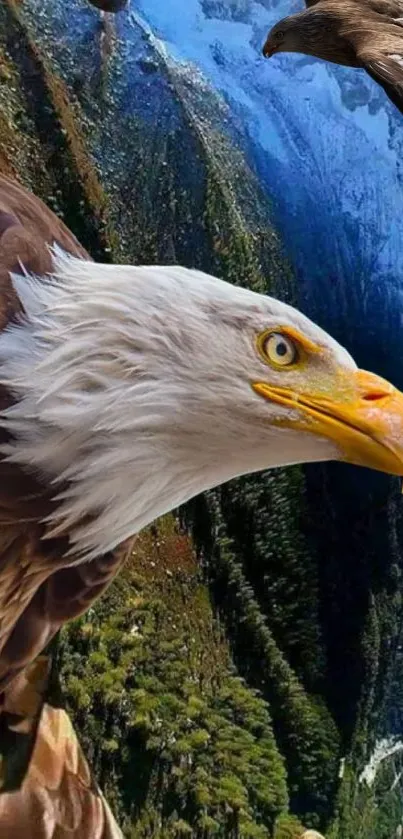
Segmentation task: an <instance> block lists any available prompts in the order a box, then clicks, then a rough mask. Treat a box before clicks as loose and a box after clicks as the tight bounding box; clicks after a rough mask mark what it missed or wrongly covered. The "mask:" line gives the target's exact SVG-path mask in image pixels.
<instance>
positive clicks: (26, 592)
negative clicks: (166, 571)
mask: <svg viewBox="0 0 403 839" xmlns="http://www.w3.org/2000/svg"><path fill="white" fill-rule="evenodd" d="M55 243H57V244H59V245H60V246H61V247H62V248H63V249H64V250H66V251H67V252H69V253H72V254H74V255H76V256H79V257H84V258H87V259H89V256H88V254H87V253H86V252H85V250H84V249H83V248H82V247H81V245H80V244H79V243H78V241H77V240H76V238H75V237H74V236H73V235H72V234H71V233H70V231H69V230H68V229H67V228H66V227H65V225H64V224H63V223H62V222H61V221H60V220H59V219H58V218H56V216H55V215H54V214H53V213H52V212H51V211H50V210H48V209H47V207H46V206H45V205H44V204H43V203H42V202H41V201H40V200H39V199H37V198H36V197H35V196H33V195H32V194H31V193H28V192H26V191H25V189H23V188H22V187H20V186H19V185H18V184H16V183H15V182H13V181H10V180H9V179H8V178H6V177H3V176H0V329H1V330H3V329H5V328H6V327H7V324H8V323H10V322H12V321H13V320H14V319H15V317H16V315H17V314H19V313H20V304H19V301H18V298H17V296H16V293H15V291H14V289H13V285H12V282H11V279H10V272H18V273H21V272H22V270H25V271H29V272H33V273H35V274H38V275H41V276H43V275H46V274H47V273H48V272H50V270H51V255H50V251H49V247H50V246H52V245H53V244H55ZM9 404H10V394H9V393H8V392H7V391H6V390H5V389H4V388H2V387H1V385H0V410H3V409H4V408H5V407H7V406H8V405H9ZM4 442H5V436H4V432H1V431H0V445H1V443H4ZM52 503H53V502H52V498H51V495H50V493H49V489H47V488H45V486H42V485H41V482H40V480H39V479H38V478H37V476H30V475H29V474H27V473H25V472H22V471H21V469H20V468H19V467H18V466H17V465H15V464H11V463H7V462H5V461H4V460H0V709H1V708H2V709H3V710H2V711H1V710H0V755H1V758H0V785H1V784H2V782H4V783H3V786H5V787H6V788H9V786H10V784H11V786H12V779H11V780H10V778H9V777H8V772H7V766H6V764H7V758H8V755H7V743H8V739H7V736H8V735H7V731H8V728H9V727H10V726H11V729H12V730H13V726H14V727H15V726H17V730H18V728H20V730H23V729H24V730H25V733H29V728H30V726H32V727H36V724H37V713H38V712H39V710H40V702H41V696H40V691H39V693H37V694H36V693H35V691H34V692H33V693H32V695H31V697H30V698H29V699H28V702H27V693H26V690H25V685H24V679H25V672H27V671H26V668H27V667H28V666H29V665H30V663H31V662H33V661H34V659H35V658H36V657H37V655H38V654H39V653H40V652H41V651H42V650H43V649H44V648H45V646H46V645H47V644H48V642H49V641H50V640H51V638H52V637H53V636H54V635H55V633H56V632H57V631H58V630H59V628H60V627H61V626H62V625H63V623H64V622H66V621H67V620H70V619H71V618H73V617H76V616H78V615H79V614H81V613H83V612H85V611H86V610H87V609H88V607H89V605H90V604H91V602H92V601H93V600H94V599H96V598H97V597H98V596H99V595H100V594H101V593H102V591H103V590H104V589H105V588H106V587H107V586H108V585H109V583H110V581H111V580H112V579H113V577H114V575H115V574H116V572H117V570H118V569H119V567H120V565H121V564H122V562H123V560H124V558H125V557H126V555H127V551H128V545H127V544H126V545H123V546H122V547H121V548H119V549H117V550H116V551H114V552H112V553H109V554H107V555H106V556H103V557H100V558H99V559H98V560H95V561H93V562H91V563H84V564H81V565H78V566H76V567H71V565H72V563H73V562H74V556H73V557H71V556H70V557H69V559H68V560H67V559H66V558H65V557H64V553H65V551H66V548H67V540H68V534H66V535H65V537H64V538H59V539H55V540H43V539H42V537H43V536H44V530H45V527H44V525H43V523H42V521H43V519H44V518H46V516H47V515H48V514H49V512H50V511H51V507H52ZM16 721H17V722H16ZM1 732H6V734H3V735H2V733H1ZM2 763H3V766H2ZM5 778H6V781H4V779H5ZM89 778H90V776H89V770H88V767H87V765H86V763H85V759H84V757H83V755H82V754H81V751H80V746H79V744H78V741H77V739H76V737H75V735H74V732H73V730H72V728H71V725H70V723H69V721H68V718H67V716H66V714H65V713H64V711H62V710H59V709H55V708H51V707H50V706H49V705H45V707H44V710H43V713H42V716H41V718H40V722H39V733H38V737H37V739H36V745H35V751H34V755H33V760H32V761H31V763H30V764H29V770H28V774H27V777H26V779H25V780H24V783H23V785H22V787H21V789H20V790H19V791H17V792H10V793H3V795H0V835H4V836H6V835H7V836H10V837H11V836H12V837H13V839H19V837H20V836H21V837H23V836H24V837H26V836H34V837H35V839H56V836H57V837H58V839H63V837H65V836H66V837H67V836H68V837H69V839H73V837H74V839H81V837H89V836H91V839H92V837H93V839H97V837H99V839H101V837H102V839H106V837H110V836H113V835H115V836H120V832H116V833H115V834H113V833H112V832H110V831H111V828H107V827H105V825H106V824H107V821H108V818H109V816H108V818H107V817H106V815H105V813H106V811H105V807H104V804H103V802H102V801H101V799H100V798H99V794H98V792H97V791H96V790H95V788H94V787H93V785H92V782H91V783H90V780H89ZM52 802H54V804H55V807H56V810H57V818H56V816H55V819H56V820H55V821H54V824H53V822H52V818H53V816H52V813H53V810H52V806H51V804H52ZM55 812H56V811H55ZM46 813H47V816H46V818H45V814H46ZM33 823H35V825H36V828H35V833H34V834H33V833H32V824H33ZM52 824H53V826H52ZM29 825H30V826H31V827H28V826H29ZM41 825H42V826H41ZM72 825H74V830H73V832H69V831H70V828H71V827H72ZM6 828H7V829H6ZM104 828H105V829H104ZM108 830H109V832H108ZM116 830H117V828H116ZM4 831H5V832H4Z"/></svg>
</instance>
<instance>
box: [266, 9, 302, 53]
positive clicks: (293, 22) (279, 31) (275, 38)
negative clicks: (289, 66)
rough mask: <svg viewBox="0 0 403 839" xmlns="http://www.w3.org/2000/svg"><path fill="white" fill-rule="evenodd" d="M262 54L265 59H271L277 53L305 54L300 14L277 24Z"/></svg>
mask: <svg viewBox="0 0 403 839" xmlns="http://www.w3.org/2000/svg"><path fill="white" fill-rule="evenodd" d="M262 52H263V55H264V57H265V58H271V56H272V55H274V54H275V53H276V52H303V49H301V16H300V14H296V15H290V16H289V17H286V18H283V20H280V21H279V22H278V23H276V24H275V25H274V26H273V27H272V28H271V29H270V32H269V34H268V36H267V38H266V41H265V43H264V46H263V50H262Z"/></svg>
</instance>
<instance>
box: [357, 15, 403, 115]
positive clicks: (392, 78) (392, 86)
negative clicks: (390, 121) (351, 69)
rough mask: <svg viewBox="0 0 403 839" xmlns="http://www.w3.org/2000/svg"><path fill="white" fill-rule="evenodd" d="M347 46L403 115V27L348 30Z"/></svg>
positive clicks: (390, 25)
mask: <svg viewBox="0 0 403 839" xmlns="http://www.w3.org/2000/svg"><path fill="white" fill-rule="evenodd" d="M349 40H350V43H352V44H353V45H354V47H355V49H356V54H357V59H358V61H359V62H360V64H361V66H362V67H363V68H364V69H365V70H366V71H367V73H368V74H369V75H370V76H371V77H372V78H373V79H374V81H376V82H377V83H378V84H379V85H381V87H383V89H384V91H385V93H386V94H387V96H388V97H389V99H390V100H391V101H392V102H393V104H394V105H396V107H397V108H398V109H399V111H401V113H403V28H402V27H401V26H398V25H394V24H390V23H387V24H385V25H384V26H383V27H379V26H372V27H369V28H368V29H367V30H366V28H365V25H363V26H362V30H361V31H352V32H351V34H350V36H349Z"/></svg>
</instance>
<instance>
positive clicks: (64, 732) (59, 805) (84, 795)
mask: <svg viewBox="0 0 403 839" xmlns="http://www.w3.org/2000/svg"><path fill="white" fill-rule="evenodd" d="M0 835H1V836H4V837H6V836H7V837H10V839H27V837H32V839H123V834H122V832H121V830H120V829H119V827H118V825H117V824H116V822H115V820H114V818H113V816H112V814H111V812H110V810H109V807H108V805H107V803H106V801H105V799H104V797H103V795H102V793H101V791H100V790H99V788H98V787H97V785H96V783H95V782H94V780H93V778H92V776H91V773H90V770H89V767H88V764H87V761H86V759H85V757H84V755H83V752H82V749H81V747H80V744H79V742H78V740H77V737H76V734H75V732H74V729H73V726H72V724H71V722H70V719H69V717H68V716H67V714H66V712H65V711H64V709H63V708H57V707H54V706H52V705H51V704H49V703H45V705H44V707H43V708H42V713H41V716H40V721H39V726H38V730H37V736H36V740H35V747H34V750H33V753H32V757H31V760H30V762H29V768H28V771H27V774H26V777H25V779H24V781H23V783H22V785H21V788H20V789H19V790H18V791H16V792H11V793H7V792H6V793H3V794H2V795H0Z"/></svg>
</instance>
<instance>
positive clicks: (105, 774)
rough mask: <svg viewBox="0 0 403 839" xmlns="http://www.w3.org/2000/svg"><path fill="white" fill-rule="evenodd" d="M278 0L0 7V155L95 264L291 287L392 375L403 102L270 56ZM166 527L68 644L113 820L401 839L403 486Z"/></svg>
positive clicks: (250, 505)
mask: <svg viewBox="0 0 403 839" xmlns="http://www.w3.org/2000/svg"><path fill="white" fill-rule="evenodd" d="M289 8H290V5H289V4H287V3H286V2H281V3H276V4H275V3H274V2H271V0H260V2H258V1H257V0H255V1H254V0H227V2H223V0H187V2H186V3H183V0H180V1H179V0H165V2H164V3H161V2H157V0H138V2H136V3H134V2H133V0H132V6H131V8H130V9H129V10H128V11H127V12H123V13H122V14H121V15H119V16H117V17H113V18H111V17H108V16H107V17H102V16H101V15H100V14H99V12H98V11H96V10H95V9H93V8H92V7H91V6H89V5H88V4H86V3H83V2H81V0H69V2H68V3H66V2H64V0H63V2H62V0H24V2H22V3H21V2H17V0H4V2H3V3H2V5H1V8H0V81H1V84H0V167H1V169H2V171H6V172H8V173H11V174H14V175H15V176H16V177H18V178H20V179H21V180H22V181H23V182H24V183H26V184H27V185H28V186H30V187H31V188H33V189H34V190H35V191H36V192H37V193H38V194H39V195H41V197H43V198H44V199H45V200H46V201H47V203H48V204H49V205H50V206H52V207H53V208H54V209H55V210H56V211H57V212H59V213H60V214H62V215H63V217H64V219H65V221H66V222H67V224H69V226H70V227H71V228H72V229H73V231H74V232H75V233H76V235H77V236H78V237H79V238H80V239H81V241H82V242H83V244H84V245H85V246H86V247H87V248H88V249H89V250H90V251H91V253H92V255H93V256H94V257H95V258H96V259H102V260H113V261H126V260H128V261H137V262H139V261H141V262H155V261H161V262H162V261H165V262H181V263H183V264H185V265H189V266H196V267H199V268H203V269H204V270H207V271H211V272H213V273H217V274H220V275H222V276H224V277H226V278H227V279H229V280H230V281H231V282H235V283H240V284H246V285H250V286H252V287H254V288H256V289H259V290H261V291H270V292H271V293H274V294H276V295H278V296H280V297H282V298H285V299H288V300H291V301H294V302H298V303H299V305H301V307H303V308H304V309H305V311H307V312H308V313H309V314H311V315H313V316H314V317H315V318H316V319H317V321H318V322H320V323H321V324H323V325H324V326H325V327H327V328H329V329H330V330H331V331H333V333H334V334H335V336H336V337H338V338H339V339H340V340H341V341H342V342H343V343H344V344H345V345H346V346H347V347H348V348H349V349H350V350H351V351H352V352H354V353H355V355H356V357H357V360H358V361H359V363H360V364H361V365H362V366H364V367H371V368H373V369H375V370H376V371H377V372H379V373H381V374H384V375H387V376H388V377H390V378H392V379H393V380H394V381H395V382H396V383H397V384H398V385H400V386H403V377H402V373H401V369H400V364H399V363H398V359H400V346H401V337H402V335H401V329H402V327H401V317H400V314H399V312H400V296H401V295H400V286H399V267H400V261H401V255H400V250H399V244H400V240H401V236H400V233H401V230H400V227H401V225H402V221H401V219H402V218H403V214H402V212H401V210H402V207H401V202H402V200H403V198H402V196H403V192H402V190H401V183H400V177H401V175H400V169H399V151H400V142H401V141H400V137H399V122H398V117H396V115H395V114H394V112H393V110H392V106H391V105H390V104H389V103H388V102H386V100H385V97H384V95H383V93H382V91H379V90H378V89H377V88H376V86H375V85H374V84H373V83H372V82H371V80H369V79H367V78H366V77H364V76H362V74H361V73H360V72H358V71H357V72H355V73H354V72H353V71H348V70H344V69H343V68H331V67H328V66H325V65H323V64H321V63H319V62H312V61H309V60H307V59H303V58H301V57H298V56H291V57H290V56H283V57H281V58H278V59H274V60H273V62H268V63H267V64H266V63H264V62H263V60H261V59H260V55H259V52H260V46H261V42H262V40H263V36H264V34H265V32H266V29H267V28H268V26H269V25H270V22H271V21H273V20H274V19H277V18H278V17H280V16H281V15H282V14H284V13H286V12H287V11H288V10H289ZM400 379H402V380H400ZM180 519H181V524H182V527H184V528H186V530H187V531H189V532H191V533H192V536H193V545H194V546H195V548H196V549H197V552H198V557H199V564H197V563H196V561H195V556H194V553H192V546H191V545H190V544H189V542H188V541H187V540H186V537H185V536H184V535H183V534H182V535H181V534H179V533H178V531H177V529H175V527H174V524H173V522H172V520H171V519H167V520H166V521H164V522H163V523H162V524H161V525H160V527H159V529H157V530H155V531H154V532H151V533H149V534H146V535H145V537H144V541H143V542H142V544H141V545H140V547H139V553H138V555H136V556H133V557H132V562H131V563H130V566H129V568H128V569H127V573H126V575H125V576H123V577H122V579H121V580H120V581H118V582H117V584H116V586H115V587H114V588H113V589H112V590H111V593H110V594H109V595H108V597H107V598H106V599H105V600H104V601H103V602H102V603H101V604H100V605H99V607H97V608H96V609H95V610H94V611H93V612H91V614H90V615H89V616H88V617H87V618H86V619H84V620H83V621H81V622H79V624H77V625H75V626H73V627H72V628H70V629H69V630H68V631H67V632H66V634H65V638H64V645H63V657H62V661H61V665H62V667H63V672H64V680H65V685H66V690H67V691H68V695H69V697H70V703H71V709H72V713H73V714H74V715H75V719H76V721H77V724H78V726H79V728H80V731H81V733H82V736H83V739H84V743H85V745H86V748H87V752H88V754H89V756H90V758H91V759H92V761H93V763H94V766H95V768H96V770H97V772H98V775H99V778H100V780H101V782H102V784H103V786H104V787H105V788H106V791H107V793H108V795H109V797H110V799H111V802H112V803H113V805H114V806H115V809H116V810H117V812H118V813H119V815H120V817H121V819H122V822H123V824H124V826H125V831H126V833H127V835H128V836H132V837H143V836H144V837H156V836H161V837H162V836H172V837H174V836H175V837H177V836H180V835H183V834H188V835H194V836H195V837H200V839H202V837H203V839H204V837H208V836H210V835H213V834H215V835H218V836H223V837H224V836H225V837H231V839H232V837H234V839H235V837H238V836H240V837H246V836H248V837H249V836H255V837H262V839H263V838H264V837H269V836H272V835H274V833H275V836H276V839H280V838H281V839H286V837H294V836H298V835H299V833H300V831H301V823H304V824H305V825H306V826H308V827H319V828H320V829H326V830H327V835H328V836H329V837H332V839H336V837H337V839H352V837H353V836H354V837H357V839H361V837H362V839H364V837H365V839H381V837H382V839H383V837H388V839H389V837H392V836H394V835H395V832H396V830H397V829H398V826H399V824H400V823H401V821H402V819H403V807H402V805H401V799H402V782H401V766H400V761H401V754H402V752H401V747H400V740H399V737H400V736H401V734H402V707H403V706H402V696H401V688H400V674H401V673H402V669H403V655H402V641H401V625H402V614H403V613H402V606H401V593H400V592H401V573H402V566H403V562H402V545H403V541H402V539H403V534H402V516H401V496H400V493H399V486H398V482H397V481H394V480H388V479H386V478H384V477H382V476H378V475H373V474H370V473H367V472H365V471H364V470H354V469H349V468H348V467H344V466H342V465H338V466H336V465H334V466H315V467H310V468H307V469H304V470H300V469H289V470H285V471H284V470H278V471H276V472H275V473H270V474H267V475H263V476H260V477H253V478H245V479H242V480H240V481H238V482H235V483H233V484H232V485H231V486H228V487H224V488H222V489H220V490H217V491H215V492H212V493H209V494H208V496H207V497H205V498H201V499H197V500H196V501H195V502H193V503H192V504H190V505H189V506H188V507H187V508H186V510H184V511H181V517H180ZM199 569H200V570H199ZM241 677H242V678H243V679H244V681H242V680H241ZM256 690H257V691H258V694H256V692H255V691H256Z"/></svg>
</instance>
